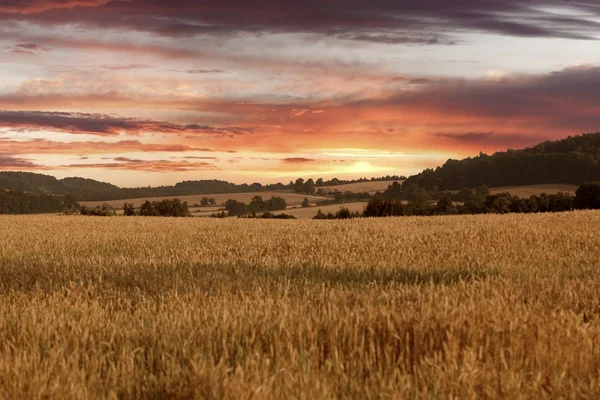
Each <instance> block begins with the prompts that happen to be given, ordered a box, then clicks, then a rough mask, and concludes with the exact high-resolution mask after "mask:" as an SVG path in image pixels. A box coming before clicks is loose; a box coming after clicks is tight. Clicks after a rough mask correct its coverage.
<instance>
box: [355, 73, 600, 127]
mask: <svg viewBox="0 0 600 400" xmlns="http://www.w3.org/2000/svg"><path fill="white" fill-rule="evenodd" d="M368 106H371V107H387V108H394V109H398V110H402V111H403V112H404V113H406V114H407V115H413V116H414V118H417V119H418V118H424V117H425V116H427V117H429V118H435V119H436V120H439V121H442V122H446V123H448V122H451V121H452V120H456V119H460V120H463V121H464V120H468V121H471V123H474V122H477V121H489V123H490V128H493V126H492V125H491V124H492V123H493V125H494V126H497V125H499V124H502V125H507V124H520V125H521V126H529V127H532V126H537V127H540V128H541V127H552V129H563V130H570V131H573V130H574V131H576V132H583V131H590V130H592V131H595V130H598V127H600V67H577V68H568V69H565V70H562V71H558V72H554V73H550V74H543V75H528V76H519V75H515V76H507V77H504V78H500V79H479V80H464V79H437V80H432V81H430V82H429V83H426V84H424V85H423V86H421V87H420V88H419V89H418V90H412V91H402V92H398V93H397V94H396V95H390V96H388V97H386V98H385V99H381V100H368V101H359V102H355V103H354V104H353V106H352V107H368Z"/></svg>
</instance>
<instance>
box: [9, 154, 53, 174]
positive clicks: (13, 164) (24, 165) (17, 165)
mask: <svg viewBox="0 0 600 400" xmlns="http://www.w3.org/2000/svg"><path fill="white" fill-rule="evenodd" d="M46 169H49V168H47V167H44V166H43V165H39V164H36V163H34V162H33V161H30V160H28V159H25V158H19V157H14V156H11V155H8V154H2V153H0V171H15V170H19V171H20V170H23V171H26V170H46Z"/></svg>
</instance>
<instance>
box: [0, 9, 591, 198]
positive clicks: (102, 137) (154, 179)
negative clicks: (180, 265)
mask: <svg viewBox="0 0 600 400" xmlns="http://www.w3.org/2000/svg"><path fill="white" fill-rule="evenodd" d="M597 131H600V2H598V1H597V0H587V1H577V0H572V1H568V0H550V1H541V0H539V1H538V0H519V1H516V0H407V1H403V0H370V1H364V0H360V1H359V0H286V1H283V0H279V1H277V0H260V1H241V0H218V1H213V0H202V1H200V0H198V1H193V0H168V1H167V0H124V1H110V0H0V170H20V171H34V172H41V173H45V174H50V175H54V176H57V177H66V176H83V177H89V178H93V179H98V180H102V181H107V182H111V183H115V184H117V185H120V186H148V185H152V186H156V185H162V184H173V183H176V182H178V181H182V180H194V179H213V178H215V179H224V180H229V181H232V182H236V183H241V182H254V181H259V182H263V183H269V182H277V181H282V182H287V181H289V180H290V179H295V178H297V177H304V178H308V177H313V178H315V179H316V178H318V177H323V178H331V177H334V176H337V177H338V178H350V177H359V176H366V177H371V176H382V175H387V174H404V175H410V174H413V173H416V172H419V171H421V170H422V169H423V168H426V167H435V166H438V165H441V164H442V163H443V162H444V161H445V160H446V159H448V158H462V157H465V156H470V155H476V154H478V153H479V152H480V151H483V152H488V153H489V152H493V151H497V150H504V149H506V148H521V147H525V146H528V145H532V144H535V143H538V142H540V141H543V140H547V139H560V138H563V137H566V136H568V135H573V134H581V133H585V132H597Z"/></svg>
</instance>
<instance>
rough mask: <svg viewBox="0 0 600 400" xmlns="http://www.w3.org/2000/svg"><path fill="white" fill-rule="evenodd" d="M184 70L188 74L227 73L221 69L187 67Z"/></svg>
mask: <svg viewBox="0 0 600 400" xmlns="http://www.w3.org/2000/svg"><path fill="white" fill-rule="evenodd" d="M185 72H187V73H188V74H199V75H203V74H226V73H227V72H225V71H223V70H222V69H188V70H186V71H185Z"/></svg>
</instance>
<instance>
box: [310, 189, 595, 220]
mask: <svg viewBox="0 0 600 400" xmlns="http://www.w3.org/2000/svg"><path fill="white" fill-rule="evenodd" d="M421 189H422V188H421ZM417 192H419V193H421V196H413V197H410V199H409V200H408V201H407V200H400V199H391V198H389V197H385V196H383V195H379V196H376V197H375V198H373V199H371V200H370V201H369V202H368V203H367V205H366V206H365V209H364V211H363V213H362V214H359V213H350V212H349V210H348V209H340V211H338V213H336V214H331V213H330V214H327V215H325V214H323V213H322V212H321V210H319V212H318V213H317V215H316V216H315V217H314V219H348V218H358V217H366V218H370V217H398V216H430V215H457V214H488V213H495V214H507V213H546V212H564V211H571V210H585V209H600V182H593V183H586V184H583V185H581V186H579V188H578V189H577V191H576V192H575V196H572V195H571V194H569V193H564V192H559V193H556V194H545V193H544V194H541V195H539V196H538V195H533V196H530V197H529V198H522V197H518V196H514V195H511V194H510V193H499V194H490V193H489V189H488V188H487V186H483V185H482V186H479V187H478V188H477V189H475V190H469V189H464V190H462V191H461V192H459V193H456V194H453V193H451V192H448V191H445V192H439V193H438V195H437V198H436V200H435V201H432V200H430V199H429V198H428V197H427V195H428V193H427V191H425V190H424V189H422V191H417ZM457 198H460V199H461V202H457V201H456V199H457Z"/></svg>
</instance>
